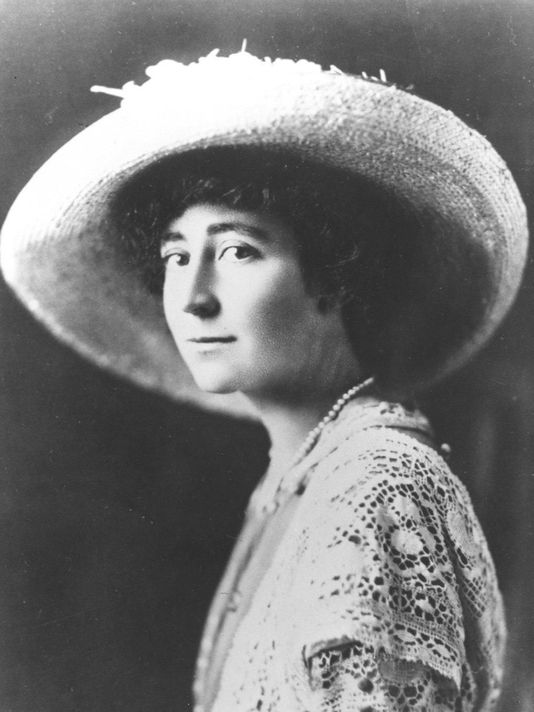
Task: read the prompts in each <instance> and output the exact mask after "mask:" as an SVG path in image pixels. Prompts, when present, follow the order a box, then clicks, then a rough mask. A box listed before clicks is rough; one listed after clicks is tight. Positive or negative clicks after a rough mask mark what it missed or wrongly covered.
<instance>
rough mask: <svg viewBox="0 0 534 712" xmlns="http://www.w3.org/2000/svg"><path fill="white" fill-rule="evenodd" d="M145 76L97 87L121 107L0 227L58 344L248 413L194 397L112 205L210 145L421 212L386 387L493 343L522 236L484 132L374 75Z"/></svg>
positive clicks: (33, 187)
mask: <svg viewBox="0 0 534 712" xmlns="http://www.w3.org/2000/svg"><path fill="white" fill-rule="evenodd" d="M147 75H148V76H149V77H150V78H149V80H148V81H146V82H145V83H144V84H142V85H141V86H136V85H135V84H133V83H132V82H129V83H128V84H126V85H124V87H123V88H122V89H121V90H105V91H108V93H115V94H117V95H118V96H120V97H121V98H122V103H121V106H120V108H119V109H117V110H115V111H113V112H111V113H110V114H108V115H106V116H104V117H103V118H101V119H100V120H98V121H96V122H95V123H94V124H92V125H91V126H89V127H88V128H86V129H84V130H83V131H82V132H81V133H79V134H78V135H77V136H75V137H74V138H73V139H72V140H70V141H69V142H68V143H67V144H66V145H65V146H64V147H63V148H61V149H60V150H59V151H57V153H55V154H54V155H53V156H52V157H51V158H50V159H49V160H48V161H47V162H46V163H45V164H44V166H43V167H42V168H41V169H40V170H39V171H37V173H36V174H35V175H34V176H33V177H32V179H31V180H30V181H29V183H28V184H27V186H26V187H25V188H24V189H23V191H22V192H21V193H20V195H19V197H18V198H17V200H16V201H15V203H14V205H13V207H12V208H11V211H10V212H9V214H8V216H7V219H6V221H5V224H4V227H3V230H2V242H1V263H2V268H3V271H4V275H5V278H6V280H7V282H8V283H9V284H10V285H11V287H12V288H13V289H14V291H15V292H16V293H17V295H18V296H19V297H20V299H21V300H22V301H23V303H24V304H25V305H26V306H27V307H28V308H29V309H30V311H31V312H33V314H34V315H35V316H36V317H37V318H38V319H39V320H41V321H42V322H43V323H44V324H45V325H46V326H47V327H48V328H49V329H50V330H51V331H52V332H53V333H54V334H55V335H56V336H57V337H58V338H59V339H61V340H62V341H64V342H66V343H67V344H69V345H71V346H72V347H73V348H74V349H76V350H77V351H78V352H80V353H81V354H83V355H84V356H86V357H88V358H89V359H91V360H92V361H95V362H96V363H98V364H99V365H100V366H102V367H105V368H107V369H110V370H112V371H114V372H116V373H118V374H121V375H122V376H126V377H127V378H129V379H132V380H134V381H135V382H137V383H139V384H141V385H143V386H145V387H148V388H152V389H155V390H158V391H161V392H163V393H166V394H168V395H171V396H173V397H175V398H178V399H181V400H185V401H190V402H194V403H200V404H202V405H204V406H206V407H209V408H214V409H220V410H224V411H227V412H234V413H242V412H244V410H243V409H244V406H243V405H242V404H241V402H240V401H239V400H238V399H236V398H235V397H234V396H219V395H210V394H205V393H201V392H200V391H199V390H198V389H197V388H196V387H195V386H194V384H193V381H192V379H191V376H190V375H189V373H188V371H187V369H186V367H185V366H184V364H183V363H182V361H181V359H180V357H179V355H178V353H177V350H176V347H175V345H174V343H173V340H172V338H171V335H170V333H169V331H168V329H167V327H166V324H165V321H164V317H163V312H162V308H161V300H160V299H159V298H158V297H157V296H155V295H153V294H151V293H150V292H149V291H148V290H147V287H146V285H145V283H144V282H143V281H142V280H141V279H140V277H139V273H138V271H136V270H134V269H132V268H131V265H128V264H127V261H126V260H125V259H124V256H123V254H122V253H121V246H120V240H118V239H117V235H116V227H115V225H114V221H113V219H112V216H111V206H112V204H113V201H114V200H115V197H116V196H117V194H118V193H119V192H120V191H121V190H122V188H123V187H124V186H125V185H126V184H127V183H128V182H129V181H131V180H133V179H134V178H135V177H137V176H138V175H139V174H141V173H142V172H143V171H144V170H146V169H147V168H149V167H150V166H151V165H152V164H155V163H157V162H158V161H161V160H166V159H167V158H168V157H170V156H185V155H188V156H189V158H190V154H191V152H194V151H201V152H205V151H209V150H211V149H216V148H220V147H243V148H246V149H247V150H250V149H254V148H257V149H262V150H273V151H283V152H285V154H286V155H293V156H295V157H296V158H298V159H304V160H306V161H311V162H314V163H315V164H320V165H322V166H324V167H326V168H329V169H335V170H339V171H344V172H346V173H347V174H348V175H352V176H355V177H358V179H364V180H365V181H367V183H368V184H369V185H372V186H374V187H375V188H376V189H377V190H379V191H383V193H384V195H387V196H388V200H395V201H398V203H399V205H401V206H403V209H405V210H406V211H408V212H409V213H410V214H411V215H412V216H414V217H415V220H416V221H417V224H418V225H419V229H418V234H419V238H418V239H419V241H420V245H419V252H418V254H419V258H418V261H417V268H416V269H414V270H413V272H412V273H411V274H407V275H406V288H405V289H404V291H402V290H401V291H402V295H403V296H402V298H400V297H399V300H398V312H397V313H396V314H394V315H392V316H391V318H390V319H389V321H388V323H387V324H386V325H384V327H383V329H382V332H381V337H380V338H381V348H382V350H386V351H387V350H388V349H389V351H390V352H391V354H396V357H395V358H394V359H393V361H394V363H395V366H394V367H393V368H391V369H390V372H389V373H385V374H377V375H378V376H379V378H380V376H381V375H383V381H384V384H385V385H388V384H389V386H390V387H391V388H392V390H394V391H395V392H396V393H397V394H399V393H400V394H402V393H408V392H412V391H413V390H417V389H418V388H422V387H424V386H426V385H428V384H430V383H432V382H434V381H436V380H438V379H439V378H441V377H443V376H444V375H445V374H447V373H449V372H451V371H452V370H453V369H455V368H457V367H459V366H460V365H461V364H463V363H464V362H465V361H466V360H467V359H468V358H469V357H470V356H471V355H472V354H473V353H474V352H475V351H476V350H477V349H479V348H480V346H481V345H482V344H483V343H484V342H485V341H486V340H487V339H488V338H489V336H490V335H491V334H492V332H493V331H494V330H495V328H496V327H497V325H498V324H499V323H500V321H501V320H502V318H503V316H504V315H505V313H506V311H507V310H508V308H509V307H510V305H511V303H512V301H513V298H514V296H515V294H516V292H517V289H518V286H519V283H520V279H521V274H522V270H523V267H524V263H525V256H526V247H527V225H526V214H525V208H524V205H523V202H522V200H521V197H520V195H519V192H518V190H517V188H516V185H515V183H514V180H513V178H512V176H511V174H510V172H509V171H508V169H507V167H506V165H505V164H504V162H503V161H502V159H501V158H500V157H499V156H498V155H497V153H496V152H495V150H494V149H493V148H492V146H491V145H490V144H489V143H488V141H487V140H486V139H485V138H483V137H482V136H481V135H480V134H478V133H477V132H476V131H474V130H473V129H471V128H469V127H468V126H467V125H466V124H464V123H463V122H462V121H461V120H460V119H458V118H457V117H455V116H454V115H453V114H452V113H451V112H449V111H446V110H444V109H442V108H440V107H438V106H436V105H435V104H433V103H431V102H428V101H425V100H423V99H421V98H419V97H417V96H415V95H413V94H411V93H410V92H407V91H404V90H402V89H400V88H398V87H396V86H394V85H392V84H389V83H387V82H386V81H385V77H384V76H383V75H382V76H381V77H380V78H378V79H377V78H373V77H367V76H366V75H362V76H351V75H346V74H344V73H342V72H340V71H339V70H338V69H336V68H334V67H331V68H330V69H329V70H323V69H322V68H321V67H320V66H319V65H317V64H314V63H311V62H307V61H298V62H293V61H291V60H280V59H277V60H274V61H271V60H270V59H267V58H266V59H265V60H260V59H258V58H256V57H254V56H252V55H250V54H249V53H247V52H245V51H242V52H239V53H237V54H234V55H231V56H229V57H219V56H217V53H216V52H213V53H211V54H210V55H208V56H207V57H205V58H202V59H200V60H199V61H198V62H196V63H192V64H188V65H184V64H181V63H179V62H175V61H171V60H165V61H163V62H160V63H159V64H158V65H156V66H155V67H150V68H149V69H147ZM97 89H98V88H97ZM100 89H102V88H100ZM355 199H356V200H357V195H356V196H355Z"/></svg>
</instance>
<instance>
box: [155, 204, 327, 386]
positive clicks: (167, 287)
mask: <svg viewBox="0 0 534 712" xmlns="http://www.w3.org/2000/svg"><path fill="white" fill-rule="evenodd" d="M161 255H162V258H163V260H164V262H165V283H164V292H163V300H164V309H165V316H166V319H167V323H168V325H169V328H170V331H171V333H172V335H173V337H174V340H175V342H176V345H177V347H178V349H179V351H180V353H181V355H182V357H183V359H184V361H185V362H186V364H187V366H188V367H189V369H190V370H191V373H192V374H193V377H194V379H195V381H196V382H197V384H198V385H199V387H200V388H202V389H203V390H206V391H211V392H216V393H229V392H232V391H241V392H243V393H246V394H250V395H253V394H267V393H276V392H284V391H286V390H288V389H289V390H291V389H293V388H299V387H301V386H302V385H303V384H305V383H306V382H307V381H308V384H309V385H311V384H313V380H312V381H311V383H310V381H309V379H310V378H313V374H317V372H318V366H319V365H320V364H322V363H324V359H325V354H326V353H327V350H328V346H329V344H328V343H325V339H327V340H329V338H330V337H331V331H332V329H331V325H329V324H330V321H331V320H332V318H335V319H336V320H338V321H339V315H337V314H336V316H335V317H334V316H331V317H329V316H328V315H325V314H324V313H323V311H321V310H319V309H318V307H317V297H314V296H312V295H311V294H309V293H308V291H307V290H306V287H305V284H304V279H303V275H302V271H301V267H300V264H299V259H298V254H297V246H296V244H295V240H294V236H293V232H292V229H291V228H290V227H289V226H287V225H286V224H284V223H283V222H282V221H280V220H278V219H277V218H274V217H272V216H270V215H268V214H265V213H260V212H250V211H248V210H237V209H234V208H228V207H224V206H221V205H214V204H201V205H195V206H193V207H190V208H188V209H187V210H186V211H185V212H184V213H183V214H182V215H181V216H180V217H178V218H176V219H174V220H173V221H172V222H171V223H170V225H169V226H168V229H167V232H166V236H165V237H164V239H163V241H162V246H161ZM319 371H320V369H319Z"/></svg>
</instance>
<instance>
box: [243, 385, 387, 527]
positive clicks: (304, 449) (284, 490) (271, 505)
mask: <svg viewBox="0 0 534 712" xmlns="http://www.w3.org/2000/svg"><path fill="white" fill-rule="evenodd" d="M373 381H374V379H373V378H368V379H367V380H366V381H363V382H362V383H359V384H358V385H357V386H353V387H352V388H349V390H348V391H347V392H346V393H344V394H343V395H342V396H341V398H338V400H337V401H336V402H335V403H334V405H333V406H332V408H330V410H329V411H328V413H327V414H326V415H325V417H324V418H323V419H322V420H321V421H320V422H319V423H318V424H317V425H316V426H315V427H314V428H313V429H312V430H310V432H309V433H308V435H307V436H306V438H305V440H304V442H303V443H302V445H301V446H300V447H299V449H298V451H297V453H296V455H295V457H294V458H293V461H292V463H291V466H290V467H289V468H288V469H287V470H285V472H284V473H283V474H282V476H281V477H280V479H279V480H278V482H277V483H276V484H274V483H270V484H267V482H269V480H267V482H264V483H263V485H261V486H260V488H259V489H257V490H256V492H255V493H254V495H253V497H254V508H255V509H256V510H257V511H262V512H263V513H264V514H267V515H271V514H273V512H274V511H275V510H276V509H278V507H279V506H280V504H281V501H282V499H283V498H284V497H287V496H288V495H289V494H291V493H293V492H297V491H298V490H299V488H300V487H301V486H302V478H303V473H302V472H300V470H299V469H296V470H295V468H296V467H297V465H299V464H300V463H301V462H302V461H303V460H304V458H305V457H306V455H307V454H308V453H309V452H311V450H312V449H313V448H314V447H315V445H316V443H317V441H318V439H319V436H320V435H321V433H322V432H323V430H324V429H325V427H326V426H327V425H328V424H329V423H331V422H332V421H334V420H335V419H336V418H337V417H338V415H339V413H340V412H341V410H342V409H343V408H344V406H345V405H346V404H347V403H348V402H349V401H350V400H352V399H353V398H354V397H355V396H356V395H358V393H361V391H363V390H364V389H365V388H367V387H368V386H370V385H371V384H372V383H373ZM273 485H274V486H273Z"/></svg>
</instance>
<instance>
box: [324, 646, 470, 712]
mask: <svg viewBox="0 0 534 712" xmlns="http://www.w3.org/2000/svg"><path fill="white" fill-rule="evenodd" d="M310 673H311V685H312V687H313V688H314V689H315V690H317V691H318V694H319V703H318V706H317V708H316V709H317V710H318V711H320V712H347V711H348V710H351V711H358V712H391V711H392V710H398V711H399V712H413V711H414V710H417V712H450V711H451V710H455V711H458V712H459V711H460V710H461V711H462V712H466V711H467V710H472V709H473V704H474V700H475V693H476V686H475V682H474V680H473V676H472V674H471V670H470V669H469V667H468V666H465V669H464V670H463V673H462V688H461V689H460V690H458V688H457V687H456V685H453V684H451V681H450V680H448V679H447V678H444V677H442V676H441V675H439V674H437V673H436V672H434V671H433V670H431V669H430V668H425V667H424V666H423V665H421V664H420V663H405V662H404V663H402V662H400V661H397V660H388V659H384V658H382V657H381V656H380V655H378V654H377V652H376V650H375V649H374V648H373V647H371V646H369V645H367V646H364V645H362V643H354V644H352V645H346V646H343V647H340V648H333V649H331V650H324V651H322V652H321V653H318V654H317V655H316V656H314V657H313V659H312V661H311V669H310Z"/></svg>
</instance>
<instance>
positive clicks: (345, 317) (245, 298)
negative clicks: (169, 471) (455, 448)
mask: <svg viewBox="0 0 534 712" xmlns="http://www.w3.org/2000/svg"><path fill="white" fill-rule="evenodd" d="M149 75H150V76H151V79H150V80H149V81H148V82H147V83H146V84H145V85H143V86H142V87H134V86H131V85H126V86H125V87H124V89H123V91H122V92H119V93H121V94H122V95H124V102H123V106H122V107H121V109H120V110H119V111H117V112H114V113H113V114H111V115H109V116H108V117H105V118H104V119H102V120H101V121H100V122H97V123H96V124H94V125H93V126H92V127H90V128H89V129H87V130H86V131H84V132H82V134H80V135H79V136H78V137H77V138H76V139H74V140H73V141H72V142H71V143H70V144H68V145H67V146H66V147H65V148H64V149H62V151H60V152H59V153H58V154H56V156H55V157H53V158H52V159H50V161H49V162H48V163H47V164H46V165H45V167H43V169H41V172H40V173H38V174H37V176H35V177H34V179H33V180H32V182H30V184H29V185H28V186H27V188H26V189H25V192H23V194H22V195H21V197H20V198H19V200H18V202H17V203H16V204H15V206H14V208H13V209H12V211H11V213H10V216H9V217H8V220H7V221H6V225H5V226H4V232H3V243H2V245H3V247H2V249H3V253H2V258H3V265H4V271H5V274H6V277H7V279H8V281H9V282H10V283H11V284H12V285H13V286H14V287H15V289H16V290H17V292H18V293H19V294H20V295H21V297H22V298H23V300H24V301H25V302H26V303H27V304H28V306H29V307H30V308H31V309H32V310H33V311H34V313H36V314H37V315H38V316H39V317H40V318H41V319H42V320H43V321H44V322H45V323H46V324H47V325H48V326H49V327H50V328H51V329H52V330H53V331H54V332H55V333H57V334H58V335H59V336H60V337H61V338H63V339H64V340H67V341H68V342H69V343H71V344H72V345H73V346H74V347H75V348H77V349H78V350H80V351H82V352H83V353H85V354H86V355H89V356H90V357H92V358H95V359H97V360H98V362H99V363H102V364H103V365H107V366H110V367H112V368H114V369H115V370H117V371H119V372H122V373H126V374H128V375H129V376H130V377H133V378H134V379H135V380H137V381H140V382H142V383H144V384H148V385H152V386H154V387H158V388H160V389H163V390H166V391H167V392H170V393H172V394H173V395H178V396H179V397H182V398H183V397H189V398H191V397H192V396H191V395H190V394H191V393H192V390H191V386H190V384H189V383H188V382H187V381H186V380H185V379H184V376H183V375H182V374H181V373H178V372H177V371H178V364H179V360H178V355H177V353H176V351H174V350H173V347H172V342H171V339H170V337H169V332H170V335H171V336H172V339H173V341H174V344H175V345H176V346H177V347H178V350H179V352H180V355H181V357H182V359H183V361H184V362H185V364H186V365H187V366H188V368H189V370H190V372H191V374H192V377H193V379H194V380H195V382H196V384H197V386H199V387H200V389H201V391H203V392H207V393H213V394H225V393H234V392H239V393H241V394H243V395H244V396H245V397H246V399H247V401H248V403H249V404H251V405H252V406H253V408H254V410H255V412H256V413H257V415H258V416H259V417H260V418H261V420H262V422H263V423H264V425H265V426H266V428H267V430H268V433H269V435H270V438H271V444H272V449H271V462H270V466H269V469H268V471H267V473H266V475H265V477H264V478H263V480H262V482H261V483H260V484H259V486H258V488H257V489H256V491H255V492H254V494H253V497H252V499H251V502H250V506H249V509H248V511H247V517H246V521H245V526H244V529H243V531H242V534H241V537H240V539H239V541H238V543H237V546H236V549H235V551H234V553H233V555H232V558H231V561H230V563H229V566H228V570H227V572H226V574H225V576H224V578H223V581H222V582H221V585H220V588H219V591H218V592H217V594H216V596H215V599H214V604H213V607H212V611H211V613H210V616H209V618H208V623H207V626H206V631H205V634H204V639H203V643H202V646H201V652H200V655H199V660H198V670H197V680H196V697H197V703H198V709H199V710H210V711H211V710H213V712H216V711H221V710H222V711H223V712H224V711H226V710H295V711H297V710H303V711H304V710H342V711H345V710H353V709H360V710H368V711H369V710H408V709H410V710H412V709H418V710H424V709H426V710H490V709H492V708H493V707H494V704H495V701H496V699H497V697H498V693H499V688H500V684H501V676H502V656H503V647H504V637H505V633H504V620H503V612H502V604H501V599H500V595H499V591H498V586H497V582H496V578H495V571H494V567H493V564H492V562H491V557H490V555H489V553H488V551H487V546H486V543H485V540H484V536H483V534H482V532H481V530H480V527H479V525H478V522H477V520H476V517H475V515H474V513H473V510H472V507H471V504H470V501H469V498H468V495H467V493H466V492H465V490H464V488H463V487H462V485H461V484H460V483H459V482H458V480H456V479H455V477H454V476H453V475H452V474H451V473H450V471H449V470H448V468H447V466H446V464H445V462H444V460H443V458H442V455H441V453H440V452H439V450H438V448H436V445H435V442H434V439H433V436H432V432H431V429H430V427H429V425H428V423H427V421H426V419H425V418H424V416H422V414H421V413H419V412H418V411H417V410H414V409H413V407H412V406H410V405H409V403H410V400H411V396H412V394H413V393H415V392H416V391H417V390H420V389H422V388H423V387H424V386H425V385H427V384H428V383H430V382H432V381H435V380H437V379H438V378H439V377H442V376H443V375H444V374H445V373H446V372H448V371H450V370H452V369H453V368H455V367H457V366H458V365H459V364H460V363H461V362H463V361H465V359H466V358H467V357H468V356H470V355H471V354H472V353H473V351H474V350H475V349H476V348H477V347H479V346H480V344H481V343H482V342H483V341H484V340H485V339H487V338H488V336H489V335H490V333H491V332H492V331H493V329H494V328H495V326H496V325H497V323H498V322H499V321H500V319H501V318H502V316H503V315H504V313H505V311H506V309H507V308H508V306H509V304H510V303H511V300H512V298H513V296H514V294H515V291H516V290H517V287H518V283H519V279H520V275H521V269H522V266H523V263H524V253H525V243H526V229H525V216H524V209H523V206H522V203H521V200H520V198H519V196H518V194H517V190H516V188H515V185H514V183H513V180H512V179H511V177H510V175H509V173H508V171H507V169H506V168H505V166H504V165H503V164H502V161H500V159H499V158H498V157H497V156H496V154H495V152H494V151H493V149H491V147H490V146H489V145H488V144H487V142H486V141H485V140H484V139H482V138H481V137H480V136H478V135H476V134H475V133H474V132H472V131H471V130H470V129H468V128H467V127H466V126H464V125H463V124H462V123H461V122H459V121H458V120H457V119H456V118H454V117H453V116H451V115H450V114H448V113H447V112H444V111H443V110H441V109H439V108H438V107H435V106H434V105H432V104H429V103H427V102H424V101H422V100H420V99H417V98H416V97H413V96H411V95H409V94H407V93H405V92H402V91H400V90H398V89H397V88H395V87H393V86H390V85H387V84H386V83H384V82H378V81H376V80H368V79H366V78H355V77H348V76H344V75H342V74H340V73H339V72H337V71H335V70H330V71H329V72H323V71H321V69H320V68H319V67H317V66H316V65H311V64H310V63H296V64H295V63H292V62H287V61H282V62H278V63H277V62H274V63H273V62H267V61H265V62H262V61H261V60H258V59H256V58H253V57H251V56H250V55H248V54H247V53H245V52H241V53H239V54H238V55H233V56H232V57H229V58H226V59H225V58H218V57H216V56H214V55H211V56H209V57H208V58H206V59H204V60H203V61H199V63H198V64H195V65H189V66H187V67H185V66H183V65H178V64H177V63H172V62H170V63H169V62H166V63H161V64H160V65H158V66H157V67H156V68H151V70H150V73H149ZM66 174H68V180H66V179H65V175H66ZM60 177H61V178H60ZM37 198H39V199H40V200H41V203H40V210H39V211H38V214H37V215H36V214H35V213H36V211H35V209H33V211H32V213H31V214H30V211H29V206H30V205H35V200H36V199H37ZM36 258H37V259H36ZM160 292H162V295H163V311H164V315H165V319H166V324H167V326H168V330H167V329H166V328H164V325H163V324H162V317H161V315H160V314H159V313H158V309H159V305H160V303H161V302H160V297H159V295H160ZM196 397H197V398H198V399H199V400H202V402H204V403H206V404H207V403H215V402H216V401H211V400H210V401H208V398H207V397H201V396H196ZM218 397H221V396H218V395H213V396H212V398H214V399H216V398H218ZM401 403H403V404H401ZM231 407H232V408H234V409H237V408H238V407H239V406H238V405H236V404H233V405H232V406H231Z"/></svg>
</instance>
